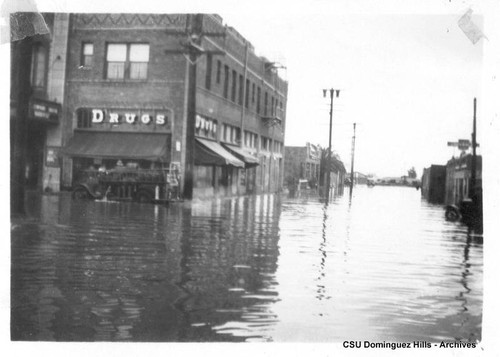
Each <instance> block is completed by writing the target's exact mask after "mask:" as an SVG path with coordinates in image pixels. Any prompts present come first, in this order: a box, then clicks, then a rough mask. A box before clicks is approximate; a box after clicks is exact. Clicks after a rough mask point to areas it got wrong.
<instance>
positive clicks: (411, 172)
mask: <svg viewBox="0 0 500 357" xmlns="http://www.w3.org/2000/svg"><path fill="white" fill-rule="evenodd" d="M408 177H409V178H412V179H414V178H417V172H416V171H415V168H414V167H412V168H411V169H409V170H408Z"/></svg>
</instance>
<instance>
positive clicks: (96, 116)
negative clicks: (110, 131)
mask: <svg viewBox="0 0 500 357" xmlns="http://www.w3.org/2000/svg"><path fill="white" fill-rule="evenodd" d="M103 120H104V113H103V111H102V110H101V109H92V123H102V121H103Z"/></svg>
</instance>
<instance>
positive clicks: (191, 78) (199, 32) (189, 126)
mask: <svg viewBox="0 0 500 357" xmlns="http://www.w3.org/2000/svg"><path fill="white" fill-rule="evenodd" d="M206 16H207V15H204V14H189V15H188V19H187V24H186V30H185V31H184V32H180V33H179V34H181V35H184V36H185V37H186V39H185V40H184V41H183V42H182V43H181V45H182V47H183V48H182V49H181V50H180V51H179V50H174V51H169V52H172V53H183V54H184V55H185V56H186V59H187V60H188V83H187V86H188V90H187V122H186V148H185V155H186V156H185V157H186V161H185V170H184V187H183V196H184V197H185V198H187V199H191V198H193V178H194V157H195V133H194V132H195V122H196V72H197V69H196V64H197V62H198V59H199V57H201V56H205V55H208V54H215V55H225V52H224V51H219V50H207V49H205V48H204V47H203V41H202V39H203V38H204V37H223V38H225V36H226V32H225V29H224V30H223V31H222V32H208V31H206V30H205V28H204V19H205V18H206Z"/></svg>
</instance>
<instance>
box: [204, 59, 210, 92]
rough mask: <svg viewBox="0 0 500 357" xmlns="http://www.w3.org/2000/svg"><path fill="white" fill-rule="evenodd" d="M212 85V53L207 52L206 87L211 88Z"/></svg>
mask: <svg viewBox="0 0 500 357" xmlns="http://www.w3.org/2000/svg"><path fill="white" fill-rule="evenodd" d="M211 87H212V55H211V54H210V53H209V54H207V73H206V77H205V88H207V89H209V90H210V88H211Z"/></svg>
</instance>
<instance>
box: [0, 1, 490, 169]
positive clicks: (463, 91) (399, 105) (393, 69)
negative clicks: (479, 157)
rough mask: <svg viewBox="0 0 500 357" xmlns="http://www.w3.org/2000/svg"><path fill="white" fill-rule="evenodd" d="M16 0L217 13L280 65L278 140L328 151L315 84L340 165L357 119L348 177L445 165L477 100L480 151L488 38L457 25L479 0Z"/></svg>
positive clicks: (75, 7) (466, 132)
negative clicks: (472, 36) (239, 0)
mask: <svg viewBox="0 0 500 357" xmlns="http://www.w3.org/2000/svg"><path fill="white" fill-rule="evenodd" d="M8 2H9V1H8ZM15 3H16V4H20V3H27V4H30V3H36V6H37V7H38V8H39V10H40V11H70V12H86V11H92V12H110V11H111V12H206V13H218V14H220V15H221V16H222V18H223V19H224V22H225V23H226V24H227V25H228V26H231V27H234V28H235V29H236V30H237V31H238V32H239V33H240V34H242V35H243V36H244V37H245V38H246V39H247V40H249V41H250V42H251V43H252V44H253V46H254V47H255V49H256V52H257V53H258V54H260V55H263V56H265V57H266V58H269V59H271V60H276V61H278V62H280V63H281V64H283V65H284V66H286V69H281V70H279V73H280V75H281V76H283V77H284V78H285V79H287V80H288V83H289V92H288V102H287V108H286V109H287V120H286V133H285V145H288V146H300V145H305V144H306V142H311V143H313V144H320V145H322V146H323V147H327V146H328V130H329V99H328V98H324V97H323V89H329V88H334V89H340V96H339V97H338V98H334V101H333V125H332V147H333V150H334V151H335V152H337V153H338V154H339V155H340V158H341V159H342V161H344V163H345V164H346V166H347V167H349V165H350V161H351V147H352V136H353V123H356V143H355V171H359V172H362V173H373V174H375V175H377V176H378V177H384V176H402V175H405V174H407V171H408V170H409V169H410V168H411V167H415V168H416V170H417V174H418V175H419V176H420V175H421V174H422V170H423V168H424V167H428V166H430V165H431V164H446V162H447V160H449V159H450V158H451V157H452V156H453V155H458V154H459V152H458V151H457V149H454V148H452V147H448V146H447V142H449V141H457V140H458V139H470V137H471V132H472V117H473V98H474V97H476V98H477V99H478V142H479V143H480V145H481V141H482V127H483V124H484V120H482V119H483V118H482V117H481V114H482V112H481V109H482V107H483V106H482V104H483V92H484V71H483V69H484V66H483V62H484V53H483V52H484V42H485V41H488V40H487V39H481V40H479V42H477V43H476V44H472V42H471V41H470V40H469V39H468V38H467V37H466V36H465V34H464V33H463V31H462V30H461V29H460V28H459V27H458V20H459V19H460V17H461V16H462V15H463V14H464V13H465V12H466V11H467V10H469V9H471V10H472V11H473V16H472V20H473V22H474V23H475V24H476V25H477V26H479V27H480V28H483V23H484V15H485V14H486V15H488V11H489V8H490V7H491V6H489V4H490V3H491V1H488V0H484V1H482V0H469V1H465V0H462V1H453V0H432V1H430V0H419V1H408V0H406V1H396V0H382V1H377V2H371V1H367V0H358V1H346V0H335V1H330V0H301V1H298V0H294V1H278V0H268V1H263V0H254V1H252V2H251V3H248V4H246V3H245V4H244V5H238V6H235V3H234V2H232V1H225V0H211V1H196V0H189V1H183V2H182V3H178V2H173V1H149V0H144V1H141V2H140V3H138V2H137V1H131V0H123V1H106V2H102V1H89V0H87V1H80V2H69V1H64V0H52V1H51V0H43V1H42V0H39V1H36V2H35V1H34V0H22V1H21V0H19V1H17V2H15ZM486 36H488V34H487V33H486ZM482 147H483V146H481V147H480V149H479V153H481V148H482Z"/></svg>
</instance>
